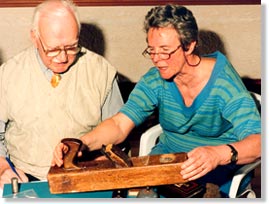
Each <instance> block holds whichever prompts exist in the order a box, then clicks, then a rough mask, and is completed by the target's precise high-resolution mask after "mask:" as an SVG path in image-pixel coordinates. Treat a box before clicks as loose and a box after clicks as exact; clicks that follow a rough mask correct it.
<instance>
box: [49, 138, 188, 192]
mask: <svg viewBox="0 0 269 204" xmlns="http://www.w3.org/2000/svg"><path fill="white" fill-rule="evenodd" d="M62 142H63V143H65V145H67V146H68V147H69V150H68V152H67V153H66V154H65V155H64V165H63V166H62V167H56V166H55V167H51V168H50V170H49V172H48V175H47V179H48V183H49V189H50V192H51V193H52V194H59V193H75V192H86V191H100V190H112V189H125V188H136V187H144V186H159V185H167V184H175V183H185V182H187V180H184V179H183V178H182V177H181V175H180V171H181V164H182V162H183V161H185V160H186V159H187V154H186V153H184V152H181V153H173V154H160V155H149V156H141V157H128V155H127V154H126V155H124V153H122V152H120V151H119V150H118V149H117V148H116V146H115V145H107V146H103V148H102V152H103V153H104V154H105V155H106V156H107V157H108V158H109V159H105V160H91V161H86V162H77V153H78V151H79V150H80V148H81V146H82V145H83V144H82V142H81V141H80V140H78V139H74V138H66V139H64V140H63V141H62ZM115 150H116V151H115Z"/></svg>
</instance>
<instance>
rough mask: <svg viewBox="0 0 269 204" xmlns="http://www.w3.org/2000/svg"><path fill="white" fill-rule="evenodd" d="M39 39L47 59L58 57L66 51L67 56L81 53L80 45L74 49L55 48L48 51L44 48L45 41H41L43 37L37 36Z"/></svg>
mask: <svg viewBox="0 0 269 204" xmlns="http://www.w3.org/2000/svg"><path fill="white" fill-rule="evenodd" d="M36 36H37V37H38V39H39V42H40V44H41V47H42V50H43V52H44V53H45V54H46V56H47V57H56V56H58V55H59V54H60V53H61V52H62V51H64V52H65V53H66V54H67V55H76V54H78V53H79V52H80V51H81V46H80V45H79V44H78V45H76V46H74V47H70V48H65V47H64V48H60V47H57V48H53V49H51V50H49V49H46V48H45V46H44V43H43V41H42V40H41V37H40V36H39V35H36Z"/></svg>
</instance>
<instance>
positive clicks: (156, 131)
mask: <svg viewBox="0 0 269 204" xmlns="http://www.w3.org/2000/svg"><path fill="white" fill-rule="evenodd" d="M162 132H163V130H162V127H161V125H160V124H157V125H155V126H153V127H151V128H149V129H148V130H147V131H146V132H144V133H143V134H142V135H141V138H140V145H139V156H146V155H148V154H149V152H150V150H151V148H152V147H153V146H154V145H155V144H156V140H157V138H158V137H159V136H160V134H161V133H162Z"/></svg>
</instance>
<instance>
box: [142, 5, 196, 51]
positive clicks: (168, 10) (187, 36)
mask: <svg viewBox="0 0 269 204" xmlns="http://www.w3.org/2000/svg"><path fill="white" fill-rule="evenodd" d="M169 26H172V27H174V28H175V30H176V31H177V33H178V35H179V40H180V42H181V44H182V47H183V50H184V51H186V50H188V47H189V45H190V43H191V42H193V41H196V42H197V41H198V26H197V23H196V19H195V17H194V16H193V14H192V12H191V11H190V10H188V9H187V8H186V7H184V6H180V5H172V4H168V5H164V6H156V7H154V8H152V9H151V10H150V11H149V12H148V13H147V15H146V17H145V21H144V30H145V32H146V33H147V32H148V31H149V29H150V28H163V27H169Z"/></svg>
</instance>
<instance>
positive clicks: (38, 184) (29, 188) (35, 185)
mask: <svg viewBox="0 0 269 204" xmlns="http://www.w3.org/2000/svg"><path fill="white" fill-rule="evenodd" d="M19 185H20V186H19V194H18V197H25V196H24V194H26V195H28V196H29V198H30V197H31V196H32V195H33V193H35V195H33V197H35V196H36V197H37V198H112V193H113V191H94V192H81V193H66V194H51V193H50V191H49V185H48V182H47V181H34V182H29V183H21V184H19ZM11 196H12V186H11V184H5V185H4V190H3V197H11Z"/></svg>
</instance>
